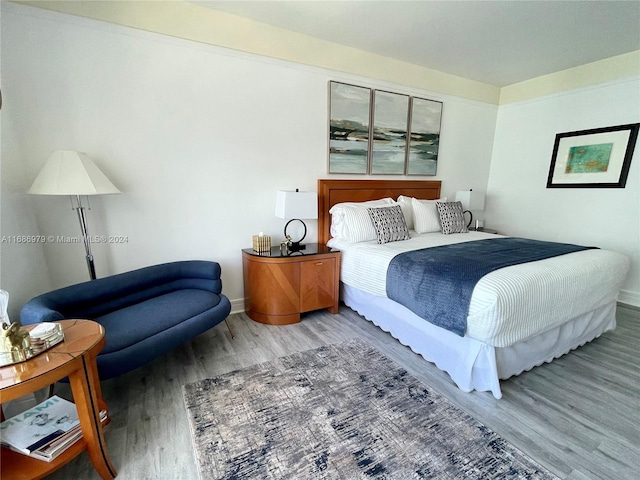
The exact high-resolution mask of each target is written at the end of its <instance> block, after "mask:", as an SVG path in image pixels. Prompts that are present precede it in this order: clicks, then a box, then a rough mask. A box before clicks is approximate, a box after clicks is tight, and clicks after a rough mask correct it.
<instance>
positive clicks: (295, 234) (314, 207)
mask: <svg viewBox="0 0 640 480" xmlns="http://www.w3.org/2000/svg"><path fill="white" fill-rule="evenodd" d="M276 217H278V218H284V219H287V218H288V219H290V220H289V221H288V222H287V224H286V225H285V226H284V237H285V239H286V240H287V245H288V249H289V250H290V251H292V252H297V251H299V250H304V249H305V248H306V247H305V245H303V244H302V240H304V238H305V237H306V236H307V226H306V225H305V223H304V222H303V221H302V219H316V218H318V195H317V194H316V193H315V192H301V191H299V190H298V189H297V188H296V191H295V192H292V191H284V190H279V191H278V193H277V195H276Z"/></svg>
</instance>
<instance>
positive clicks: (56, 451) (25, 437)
mask: <svg viewBox="0 0 640 480" xmlns="http://www.w3.org/2000/svg"><path fill="white" fill-rule="evenodd" d="M106 417H107V412H106V411H104V410H103V411H101V412H100V421H104V420H105V419H106ZM80 438H82V430H81V428H80V422H79V420H78V412H77V410H76V406H75V404H74V403H72V402H69V401H67V400H65V399H64V398H60V397H58V396H57V395H54V396H53V397H51V398H49V399H47V400H45V401H44V402H42V403H40V404H38V405H36V406H35V407H33V408H31V409H29V410H26V411H24V412H22V413H19V414H18V415H15V416H13V417H11V418H9V419H8V420H5V421H4V422H2V423H1V424H0V443H1V444H2V446H3V447H5V448H10V449H11V450H13V451H15V452H18V453H22V454H23V455H28V456H30V457H33V458H37V459H38V460H43V461H45V462H51V461H52V460H53V459H54V458H56V457H57V456H58V455H60V454H61V453H62V452H64V451H65V450H66V449H68V448H69V447H70V446H71V445H73V444H74V443H76V442H77V441H78V440H79V439H80Z"/></svg>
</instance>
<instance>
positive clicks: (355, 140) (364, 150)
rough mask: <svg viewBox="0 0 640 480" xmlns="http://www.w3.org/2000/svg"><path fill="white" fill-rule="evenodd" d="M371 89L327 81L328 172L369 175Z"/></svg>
mask: <svg viewBox="0 0 640 480" xmlns="http://www.w3.org/2000/svg"><path fill="white" fill-rule="evenodd" d="M371 97H372V90H371V89H370V88H366V87H359V86H356V85H350V84H347V83H342V82H335V81H333V80H331V81H329V129H328V130H329V155H328V156H329V158H328V163H329V166H328V170H329V173H349V174H367V173H368V172H369V153H370V148H371V146H370V144H371V142H370V136H371V135H370V134H371V132H370V128H371Z"/></svg>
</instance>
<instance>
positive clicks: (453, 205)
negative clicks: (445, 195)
mask: <svg viewBox="0 0 640 480" xmlns="http://www.w3.org/2000/svg"><path fill="white" fill-rule="evenodd" d="M436 207H437V208H438V216H439V217H440V225H441V226H442V233H444V234H445V235H447V234H449V233H468V232H469V230H468V229H467V221H466V220H465V218H464V210H463V208H462V203H461V202H436Z"/></svg>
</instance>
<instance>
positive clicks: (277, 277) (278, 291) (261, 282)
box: [242, 244, 340, 325]
mask: <svg viewBox="0 0 640 480" xmlns="http://www.w3.org/2000/svg"><path fill="white" fill-rule="evenodd" d="M242 267H243V274H244V297H245V310H246V313H247V315H248V316H249V318H251V319H253V320H255V321H256V322H260V323H267V324H270V325H289V324H292V323H298V322H299V321H300V314H301V313H303V312H310V311H312V310H319V309H321V308H327V309H328V310H329V311H330V312H331V313H334V314H335V313H338V302H339V300H340V298H339V286H340V252H339V251H337V250H332V249H331V248H329V247H327V246H325V245H320V244H307V245H306V248H305V249H304V250H301V251H298V252H289V253H281V252H280V248H279V247H273V248H272V249H271V250H270V251H268V252H264V253H258V252H254V251H253V249H251V248H247V249H244V250H242Z"/></svg>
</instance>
